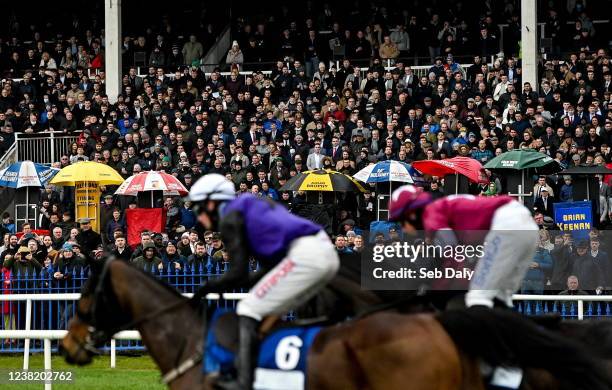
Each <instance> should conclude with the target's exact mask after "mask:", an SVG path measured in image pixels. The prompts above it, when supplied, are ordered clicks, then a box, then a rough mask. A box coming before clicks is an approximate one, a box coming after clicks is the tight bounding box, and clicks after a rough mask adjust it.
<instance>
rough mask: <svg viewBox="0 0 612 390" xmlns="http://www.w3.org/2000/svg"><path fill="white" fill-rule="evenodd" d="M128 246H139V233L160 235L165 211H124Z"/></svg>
mask: <svg viewBox="0 0 612 390" xmlns="http://www.w3.org/2000/svg"><path fill="white" fill-rule="evenodd" d="M125 218H126V219H125V221H126V225H127V240H128V245H129V246H131V247H134V246H136V245H138V244H140V233H141V232H143V231H145V230H148V231H150V232H156V233H161V232H163V231H164V228H165V226H166V209H128V210H126V211H125Z"/></svg>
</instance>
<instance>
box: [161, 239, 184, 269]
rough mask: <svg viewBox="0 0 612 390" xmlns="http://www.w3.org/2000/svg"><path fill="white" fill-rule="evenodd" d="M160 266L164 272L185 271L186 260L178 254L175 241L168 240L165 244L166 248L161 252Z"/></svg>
mask: <svg viewBox="0 0 612 390" xmlns="http://www.w3.org/2000/svg"><path fill="white" fill-rule="evenodd" d="M162 264H163V267H164V270H166V272H173V271H181V270H184V269H185V264H187V259H186V258H185V257H184V256H183V255H181V254H180V253H179V251H178V247H177V244H176V241H174V240H169V241H168V242H167V243H166V248H165V250H163V251H162Z"/></svg>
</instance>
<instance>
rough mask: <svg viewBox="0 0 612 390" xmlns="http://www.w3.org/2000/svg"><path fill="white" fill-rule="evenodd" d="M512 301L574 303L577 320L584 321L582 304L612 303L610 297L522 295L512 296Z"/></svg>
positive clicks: (611, 296)
mask: <svg viewBox="0 0 612 390" xmlns="http://www.w3.org/2000/svg"><path fill="white" fill-rule="evenodd" d="M512 299H513V300H514V301H549V302H576V304H577V305H578V309H577V315H578V320H580V321H582V320H583V319H584V302H612V295H524V294H514V295H513V296H512Z"/></svg>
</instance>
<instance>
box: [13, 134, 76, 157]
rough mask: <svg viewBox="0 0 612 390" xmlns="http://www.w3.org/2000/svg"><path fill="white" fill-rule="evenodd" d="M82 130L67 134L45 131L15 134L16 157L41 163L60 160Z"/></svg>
mask: <svg viewBox="0 0 612 390" xmlns="http://www.w3.org/2000/svg"><path fill="white" fill-rule="evenodd" d="M78 133H80V131H77V132H76V133H75V134H66V133H63V132H58V131H44V132H41V133H35V134H24V133H16V134H15V144H14V145H15V151H14V154H15V157H16V159H17V161H25V160H31V161H34V162H37V163H40V164H52V163H54V162H58V161H59V160H60V157H61V155H62V154H68V153H69V152H70V144H72V143H73V142H76V140H77V139H78V136H79V134H78Z"/></svg>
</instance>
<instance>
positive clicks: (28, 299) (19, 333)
mask: <svg viewBox="0 0 612 390" xmlns="http://www.w3.org/2000/svg"><path fill="white" fill-rule="evenodd" d="M247 295H248V294H246V293H224V294H222V297H223V299H226V300H239V299H242V298H244V297H245V296H247ZM183 296H185V297H187V298H190V297H192V296H193V294H191V293H188V294H183ZM80 297H81V294H79V293H63V294H60V293H58V294H5V295H1V294H0V302H2V301H11V302H25V303H26V308H25V329H20V330H0V339H3V338H12V339H23V340H24V349H23V369H24V370H28V369H29V366H30V340H31V339H38V340H43V345H44V347H43V355H44V369H45V370H50V369H51V340H60V339H62V338H63V337H64V336H65V335H66V334H67V332H68V331H66V330H32V329H31V325H32V324H31V321H32V302H33V301H64V300H67V301H77V300H78V299H79V298H80ZM220 298H221V295H220V294H214V293H211V294H208V295H206V299H208V300H218V299H220ZM512 299H513V300H514V301H558V302H577V305H578V319H579V320H583V319H584V303H585V302H612V296H600V295H523V294H515V295H513V296H512ZM116 340H140V333H139V332H138V331H135V330H124V331H121V332H119V333H116V334H115V335H113V337H112V339H111V341H110V367H111V368H115V367H116V353H117V352H116ZM45 389H46V390H47V389H51V384H48V383H47V384H45Z"/></svg>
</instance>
